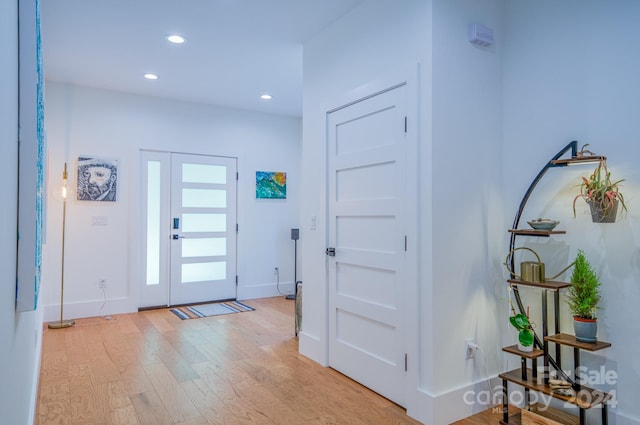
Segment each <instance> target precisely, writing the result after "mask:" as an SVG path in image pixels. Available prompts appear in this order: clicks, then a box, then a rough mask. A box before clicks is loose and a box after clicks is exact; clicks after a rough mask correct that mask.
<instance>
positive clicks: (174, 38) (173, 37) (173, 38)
mask: <svg viewBox="0 0 640 425" xmlns="http://www.w3.org/2000/svg"><path fill="white" fill-rule="evenodd" d="M165 38H166V39H167V41H169V42H171V43H174V44H182V43H184V42H185V41H187V40H185V38H184V37H183V36H181V35H178V34H169V35H167V36H166V37H165Z"/></svg>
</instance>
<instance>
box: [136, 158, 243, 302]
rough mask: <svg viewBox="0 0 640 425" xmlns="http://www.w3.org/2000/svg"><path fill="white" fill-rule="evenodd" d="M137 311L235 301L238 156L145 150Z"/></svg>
mask: <svg viewBox="0 0 640 425" xmlns="http://www.w3.org/2000/svg"><path fill="white" fill-rule="evenodd" d="M143 170H144V172H145V175H144V176H145V178H144V181H145V183H144V184H143V193H144V195H145V196H144V197H145V199H144V202H143V217H144V221H145V225H144V226H143V233H144V235H143V240H144V241H145V243H144V244H143V245H144V255H143V258H144V268H143V270H144V272H145V273H144V274H145V279H143V282H142V288H141V292H140V306H141V307H148V306H158V305H179V304H187V303H196V302H204V301H213V300H222V299H232V298H235V297H236V190H237V187H236V183H237V180H236V175H237V174H236V170H237V164H236V159H235V158H224V157H214V156H205V155H188V154H170V153H162V152H143Z"/></svg>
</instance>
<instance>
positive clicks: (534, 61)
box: [503, 0, 640, 424]
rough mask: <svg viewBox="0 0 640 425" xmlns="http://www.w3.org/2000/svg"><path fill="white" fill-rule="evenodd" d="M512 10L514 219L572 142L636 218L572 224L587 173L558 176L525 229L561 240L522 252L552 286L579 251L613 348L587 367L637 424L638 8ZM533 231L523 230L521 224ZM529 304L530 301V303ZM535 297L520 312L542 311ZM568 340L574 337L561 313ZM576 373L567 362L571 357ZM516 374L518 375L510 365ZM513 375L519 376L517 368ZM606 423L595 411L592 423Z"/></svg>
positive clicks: (537, 6)
mask: <svg viewBox="0 0 640 425" xmlns="http://www.w3.org/2000/svg"><path fill="white" fill-rule="evenodd" d="M505 4H506V8H505V16H504V18H505V21H504V22H505V36H504V37H505V52H504V76H505V79H504V111H505V113H504V167H503V170H504V173H505V176H504V180H505V182H507V181H508V182H509V184H505V193H504V197H505V200H506V201H505V205H506V206H512V208H511V211H509V208H507V214H515V209H516V207H517V202H518V201H519V198H520V197H521V196H522V194H523V192H524V191H525V190H526V187H527V186H528V184H529V182H530V181H531V180H532V179H533V178H534V176H535V174H536V173H537V172H538V171H539V170H540V168H542V166H543V165H544V164H545V162H546V161H548V160H549V158H551V157H552V156H553V155H554V154H555V153H556V152H558V151H560V149H561V148H563V147H564V146H565V145H566V144H567V143H568V142H570V141H571V140H578V141H579V142H580V144H584V143H589V144H590V146H589V148H590V149H591V150H594V151H596V152H597V153H599V154H603V155H606V156H607V157H608V161H607V164H608V166H609V168H610V171H611V172H612V176H613V177H614V178H625V179H627V181H626V182H625V183H624V184H623V193H624V195H625V200H626V201H627V204H628V207H629V214H628V215H626V217H624V218H623V219H621V220H620V219H619V220H618V222H617V223H616V224H593V223H591V220H590V217H589V216H588V208H587V207H586V205H585V204H584V203H579V204H578V216H577V218H573V213H572V210H571V204H572V199H573V197H574V196H575V193H576V186H577V184H578V183H579V181H580V176H581V175H582V174H587V173H590V172H591V171H592V168H593V167H592V166H587V165H585V166H580V167H570V168H566V169H557V170H551V171H550V172H549V173H548V174H547V176H545V178H544V179H543V181H542V182H541V184H540V186H539V189H538V190H537V191H536V192H535V193H534V196H532V198H531V201H530V203H529V205H528V207H527V210H526V211H525V214H524V216H523V219H530V218H535V217H539V216H543V217H550V218H555V219H558V220H560V221H561V224H560V227H561V228H562V229H564V230H566V231H567V234H566V235H565V236H561V237H554V238H550V240H548V241H527V240H523V241H522V243H523V244H524V243H526V244H527V245H528V246H534V247H535V249H536V250H537V251H538V252H539V253H540V254H541V256H542V259H543V261H545V262H546V265H547V270H548V274H550V273H552V272H553V271H557V270H559V269H560V268H561V266H562V265H565V264H567V263H568V262H570V261H572V260H573V257H574V256H575V254H576V251H577V250H578V249H583V250H584V251H585V254H586V255H587V257H588V259H589V260H590V261H591V263H592V265H593V266H595V267H596V270H597V271H598V273H599V275H600V277H601V280H602V282H603V288H602V289H603V305H602V307H603V308H602V311H601V312H600V314H599V320H598V322H599V333H598V337H599V338H600V339H602V340H605V341H608V342H611V343H612V347H611V348H609V349H607V350H604V351H601V352H598V353H597V355H589V354H583V360H584V363H585V364H587V365H589V366H590V367H591V368H593V369H595V370H598V369H599V367H600V366H601V365H604V366H605V367H606V368H607V369H608V370H612V371H615V372H616V373H617V375H618V382H617V383H616V384H615V385H610V386H609V385H604V386H601V385H596V386H601V387H602V388H604V389H613V390H615V391H616V398H617V401H618V402H619V405H618V407H617V408H615V409H611V412H612V421H613V422H614V423H617V424H631V423H633V424H638V423H640V405H638V403H637V400H638V392H639V391H640V389H639V385H640V361H639V360H638V359H640V346H639V345H638V344H637V337H638V335H639V334H640V324H639V323H638V321H636V320H633V317H635V315H636V314H637V304H638V303H637V301H638V299H640V286H638V282H639V281H640V266H639V258H640V256H639V253H640V249H639V248H638V247H639V246H640V223H639V219H640V205H639V203H638V197H639V196H638V195H639V189H640V183H639V182H640V168H639V167H638V161H637V158H638V156H639V155H640V143H638V135H639V134H640V121H639V120H638V113H639V112H640V108H639V107H638V94H639V93H640V79H639V78H638V69H639V68H640V55H638V54H636V52H637V51H638V45H639V44H640V29H639V28H638V25H637V18H638V16H640V3H638V2H637V1H628V0H616V1H598V0H589V1H581V0H569V1H562V2H557V1H553V0H542V1H537V2H530V1H524V0H519V1H509V2H506V3H505ZM525 226H526V223H525ZM531 297H534V298H533V300H534V301H531V300H532V298H531ZM537 298H538V296H537V294H530V296H527V298H526V299H525V302H532V305H537V303H536V301H537ZM562 308H563V311H562V316H561V322H562V323H561V328H562V330H564V331H567V332H572V331H573V330H572V325H571V319H570V314H569V312H568V311H567V310H566V306H565V305H564V303H563V305H562ZM566 359H567V360H568V362H567V363H566V364H565V365H564V366H565V367H570V366H571V363H570V362H571V353H570V352H569V353H567V357H566ZM512 366H514V365H513V364H512ZM514 367H515V366H514ZM591 413H592V414H593V415H595V416H596V417H594V421H593V423H599V420H598V418H597V416H598V415H599V414H600V413H599V411H595V412H591Z"/></svg>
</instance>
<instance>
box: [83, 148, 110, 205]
mask: <svg viewBox="0 0 640 425" xmlns="http://www.w3.org/2000/svg"><path fill="white" fill-rule="evenodd" d="M76 193H77V198H76V199H77V200H78V201H98V202H115V201H117V200H118V160H117V159H112V158H98V157H94V156H80V157H78V186H77V190H76Z"/></svg>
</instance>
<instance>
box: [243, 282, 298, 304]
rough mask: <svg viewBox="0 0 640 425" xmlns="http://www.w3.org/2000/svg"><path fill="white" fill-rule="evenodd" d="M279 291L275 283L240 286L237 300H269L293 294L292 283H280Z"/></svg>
mask: <svg viewBox="0 0 640 425" xmlns="http://www.w3.org/2000/svg"><path fill="white" fill-rule="evenodd" d="M279 289H280V291H278V286H276V284H275V283H265V284H256V285H242V286H239V287H238V299H239V300H252V299H255V298H271V297H278V296H282V297H284V296H285V295H283V294H293V293H294V289H293V282H286V283H284V282H280V288H279Z"/></svg>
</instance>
